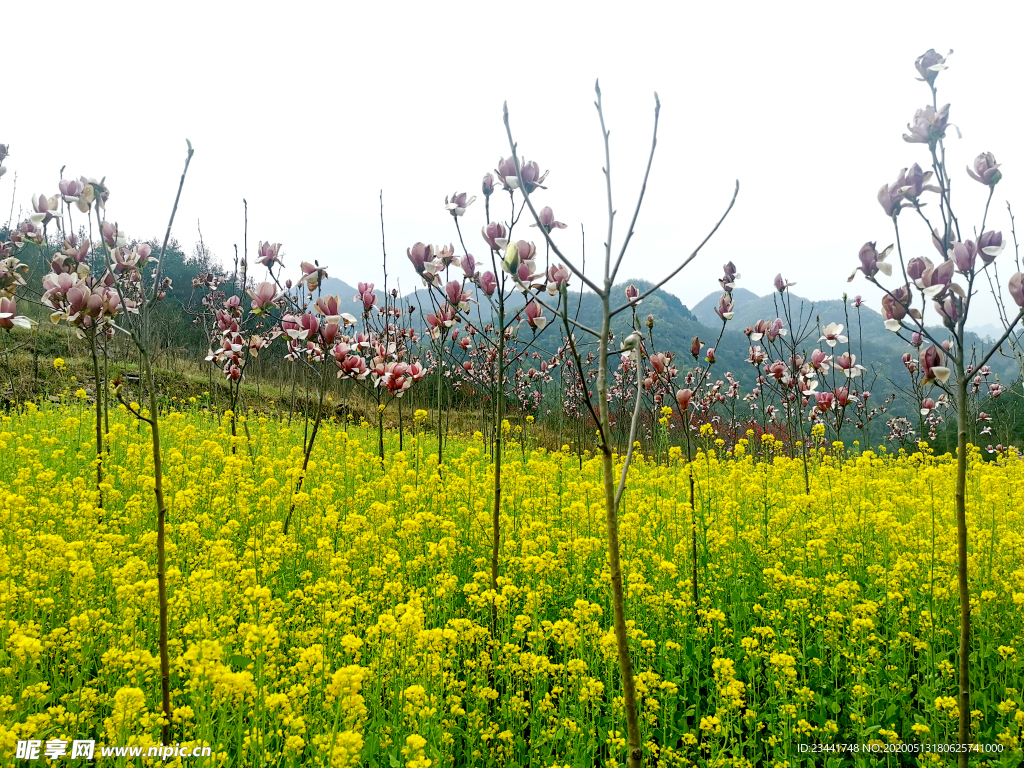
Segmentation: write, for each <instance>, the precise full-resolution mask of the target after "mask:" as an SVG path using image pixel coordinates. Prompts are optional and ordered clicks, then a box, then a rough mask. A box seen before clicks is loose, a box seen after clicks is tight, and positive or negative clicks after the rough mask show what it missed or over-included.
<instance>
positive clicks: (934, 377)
mask: <svg viewBox="0 0 1024 768" xmlns="http://www.w3.org/2000/svg"><path fill="white" fill-rule="evenodd" d="M920 361H921V373H922V375H923V376H924V383H925V384H930V383H932V382H936V381H937V382H939V383H940V384H945V383H946V382H947V381H948V380H949V373H950V371H949V368H947V367H946V355H945V353H944V352H943V351H942V350H941V349H939V348H938V347H936V346H934V345H932V346H930V347H928V348H927V349H924V350H923V351H922V352H921V358H920Z"/></svg>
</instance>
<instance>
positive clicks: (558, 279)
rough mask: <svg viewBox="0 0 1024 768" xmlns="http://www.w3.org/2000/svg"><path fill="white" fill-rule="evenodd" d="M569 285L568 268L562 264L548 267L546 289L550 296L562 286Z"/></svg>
mask: <svg viewBox="0 0 1024 768" xmlns="http://www.w3.org/2000/svg"><path fill="white" fill-rule="evenodd" d="M568 285H569V268H568V267H566V266H565V265H564V264H554V265H552V266H551V267H548V285H547V291H548V293H549V294H551V295H552V296H554V295H556V294H557V293H558V292H559V291H561V290H562V288H565V287H567V286H568Z"/></svg>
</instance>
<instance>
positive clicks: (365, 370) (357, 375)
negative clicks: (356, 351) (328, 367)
mask: <svg viewBox="0 0 1024 768" xmlns="http://www.w3.org/2000/svg"><path fill="white" fill-rule="evenodd" d="M369 375H370V369H369V366H367V365H366V360H364V359H363V358H362V357H360V356H359V355H346V356H345V357H344V358H343V359H342V360H341V362H340V363H338V378H339V379H340V378H349V379H357V380H359V381H363V380H365V379H366V377H367V376H369Z"/></svg>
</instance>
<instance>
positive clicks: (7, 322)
mask: <svg viewBox="0 0 1024 768" xmlns="http://www.w3.org/2000/svg"><path fill="white" fill-rule="evenodd" d="M35 324H36V322H35V320H30V319H29V318H27V317H24V316H23V315H19V314H18V302H16V301H15V300H14V298H13V297H7V296H0V328H3V329H4V330H5V331H7V332H8V333H10V332H11V329H12V328H26V329H27V328H32V327H33V326H34V325H35Z"/></svg>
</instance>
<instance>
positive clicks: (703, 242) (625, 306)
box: [612, 179, 740, 317]
mask: <svg viewBox="0 0 1024 768" xmlns="http://www.w3.org/2000/svg"><path fill="white" fill-rule="evenodd" d="M739 193H740V182H739V180H738V179H737V181H736V189H735V190H734V191H733V193H732V200H730V201H729V207H728V208H726V209H725V213H723V214H722V217H721V218H720V219H719V220H718V221H717V222H716V223H715V226H714V227H713V228H712V229H711V231H710V232H708V234H707V236H706V237H705V238H704V239H703V240H701V241H700V245H698V246H697V247H696V248H695V249H694V251H693V253H691V254H690V255H689V256H687V257H686V260H685V261H684V262H683V263H682V264H680V265H679V266H678V267H676V268H675V269H674V270H672V272H671V273H670V274H669V275H668V277H666V278H665V279H664V280H662V281H661V282H659V283H658V284H657V285H655V286H654V287H653V288H651V289H650V290H647V291H644V292H643V293H641V294H640V295H639V296H638V297H637V298H636V299H635V300H634V301H632V302H630V303H627V304H623V305H622V306H621V307H617V308H616V309H613V310H612V317H614V316H615V315H617V314H619V312H624V311H625V310H627V309H629V308H630V307H632V306H634V305H635V304H639V303H640V302H641V301H643V300H644V299H646V298H647V297H648V296H650V295H651V294H652V293H654V292H655V291H656V290H658V289H659V288H661V286H663V285H664V284H665V283H667V282H668V281H669V280H671V279H672V278H673V277H675V276H676V275H678V274H679V273H680V272H682V271H683V268H684V267H685V266H686V265H687V264H689V263H690V262H691V261H693V260H694V259H695V258H697V254H698V253H700V250H701V248H703V247H704V246H705V245H706V244H707V242H708V240H710V239H711V237H712V236H713V235H714V234H715V232H717V231H718V228H719V227H720V226H722V222H723V221H725V217H726V216H728V215H729V212H730V211H731V210H732V207H733V206H734V205H736V196H737V195H738V194H739Z"/></svg>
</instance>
